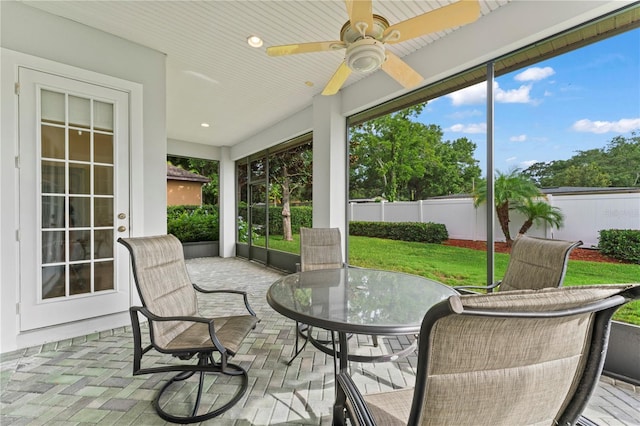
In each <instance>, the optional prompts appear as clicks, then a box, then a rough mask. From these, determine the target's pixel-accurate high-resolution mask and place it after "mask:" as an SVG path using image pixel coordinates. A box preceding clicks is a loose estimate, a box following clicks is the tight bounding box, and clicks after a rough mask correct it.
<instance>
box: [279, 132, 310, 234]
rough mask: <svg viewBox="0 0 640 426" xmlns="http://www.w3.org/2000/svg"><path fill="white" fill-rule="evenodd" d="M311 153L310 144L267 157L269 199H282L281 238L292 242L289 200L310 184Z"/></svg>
mask: <svg viewBox="0 0 640 426" xmlns="http://www.w3.org/2000/svg"><path fill="white" fill-rule="evenodd" d="M312 158H313V152H312V148H311V142H308V143H305V144H302V145H298V146H295V147H293V148H290V149H287V150H286V151H281V152H278V153H275V154H274V155H272V156H270V157H269V181H270V185H271V188H269V197H270V198H271V197H272V196H274V195H276V194H277V195H280V196H281V197H282V238H283V239H284V240H285V241H293V232H292V229H291V198H292V196H294V195H295V194H296V193H297V192H299V191H301V190H302V189H304V188H305V187H306V186H307V185H310V184H311V180H312V176H311V174H312V169H311V164H312Z"/></svg>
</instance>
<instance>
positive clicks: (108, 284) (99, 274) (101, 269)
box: [94, 260, 115, 291]
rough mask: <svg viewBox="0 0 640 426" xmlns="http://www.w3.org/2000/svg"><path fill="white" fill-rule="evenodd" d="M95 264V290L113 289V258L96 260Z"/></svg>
mask: <svg viewBox="0 0 640 426" xmlns="http://www.w3.org/2000/svg"><path fill="white" fill-rule="evenodd" d="M94 265H95V266H94V267H95V280H96V281H95V291H104V290H113V289H115V285H114V282H113V260H109V261H106V262H96V263H95V264H94Z"/></svg>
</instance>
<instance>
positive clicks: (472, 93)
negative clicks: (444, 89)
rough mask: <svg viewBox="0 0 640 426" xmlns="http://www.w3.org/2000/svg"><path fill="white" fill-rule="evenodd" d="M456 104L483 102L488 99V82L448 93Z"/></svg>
mask: <svg viewBox="0 0 640 426" xmlns="http://www.w3.org/2000/svg"><path fill="white" fill-rule="evenodd" d="M447 97H448V98H449V99H451V103H452V104H453V105H454V106H460V105H474V104H481V103H482V102H484V101H485V100H486V99H487V84H486V82H482V83H478V84H474V85H473V86H469V87H465V88H464V89H462V90H458V91H457V92H453V93H450V94H448V95H447Z"/></svg>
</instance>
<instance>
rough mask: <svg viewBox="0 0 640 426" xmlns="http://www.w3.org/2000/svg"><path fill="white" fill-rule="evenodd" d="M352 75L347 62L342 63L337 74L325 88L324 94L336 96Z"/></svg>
mask: <svg viewBox="0 0 640 426" xmlns="http://www.w3.org/2000/svg"><path fill="white" fill-rule="evenodd" d="M350 75H351V68H349V67H348V66H347V63H346V62H344V61H343V62H342V63H341V64H340V66H339V67H338V69H337V70H336V72H335V73H334V74H333V76H332V77H331V79H330V80H329V82H328V83H327V85H326V86H325V87H324V90H323V91H322V94H323V95H325V96H329V95H335V94H336V93H338V90H340V88H341V87H342V85H343V84H344V82H345V81H347V78H349V76H350Z"/></svg>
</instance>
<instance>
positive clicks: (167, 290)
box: [124, 235, 258, 354]
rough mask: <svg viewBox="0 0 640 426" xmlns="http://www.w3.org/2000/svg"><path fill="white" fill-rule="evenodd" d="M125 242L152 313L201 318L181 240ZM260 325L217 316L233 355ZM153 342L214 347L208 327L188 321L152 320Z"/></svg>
mask: <svg viewBox="0 0 640 426" xmlns="http://www.w3.org/2000/svg"><path fill="white" fill-rule="evenodd" d="M124 240H125V241H126V242H127V245H128V246H129V247H130V249H131V252H132V255H133V257H134V259H135V268H136V271H137V273H136V277H137V286H138V291H139V292H140V298H141V299H142V301H143V303H144V305H145V306H146V307H147V308H148V309H149V311H151V312H152V313H154V314H155V315H157V316H160V317H171V316H193V317H201V315H200V314H199V313H198V303H197V298H196V291H195V289H194V287H193V284H192V283H191V279H190V278H189V273H188V272H187V267H186V264H185V262H184V253H183V249H182V244H181V243H180V241H179V240H178V239H177V238H176V237H175V236H173V235H162V236H154V237H145V238H127V239H124ZM257 322H258V319H257V318H256V317H255V316H253V315H234V316H228V317H227V316H223V317H216V318H215V322H214V324H215V332H216V336H217V338H218V340H219V341H220V343H222V345H223V346H224V347H225V348H226V349H227V350H228V351H229V352H230V353H231V354H234V353H236V352H237V351H238V349H239V347H240V344H241V343H242V340H243V339H244V338H245V337H246V336H247V334H248V333H249V332H250V331H251V329H252V328H253V327H254V326H255V325H256V323H257ZM153 342H154V344H155V345H156V346H157V347H159V348H161V349H165V350H171V351H176V350H179V349H194V348H207V347H209V348H210V347H212V346H213V343H212V342H211V338H210V336H209V329H208V326H207V324H204V323H193V322H188V321H153Z"/></svg>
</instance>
